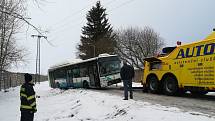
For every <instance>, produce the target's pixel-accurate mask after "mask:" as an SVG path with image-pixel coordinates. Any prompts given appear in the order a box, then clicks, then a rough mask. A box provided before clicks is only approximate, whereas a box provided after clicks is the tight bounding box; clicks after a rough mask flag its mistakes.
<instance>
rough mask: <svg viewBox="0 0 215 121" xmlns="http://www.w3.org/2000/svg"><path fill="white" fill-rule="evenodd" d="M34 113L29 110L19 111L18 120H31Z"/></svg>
mask: <svg viewBox="0 0 215 121" xmlns="http://www.w3.org/2000/svg"><path fill="white" fill-rule="evenodd" d="M33 120H34V113H32V112H30V111H21V120H20V121H33Z"/></svg>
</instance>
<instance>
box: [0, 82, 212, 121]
mask: <svg viewBox="0 0 215 121" xmlns="http://www.w3.org/2000/svg"><path fill="white" fill-rule="evenodd" d="M35 90H36V93H37V95H40V98H38V99H37V102H38V103H37V104H38V105H37V108H38V112H37V113H36V114H35V121H71V120H72V121H86V120H88V121H104V120H105V121H190V120H192V121H215V117H209V116H207V115H205V114H202V113H198V112H183V111H181V110H180V109H178V108H175V107H165V106H161V105H158V104H150V103H148V102H142V101H134V100H128V101H124V100H122V97H119V96H116V95H112V94H106V93H101V92H96V91H93V90H84V89H70V90H66V91H64V90H59V89H51V88H50V87H49V86H48V82H42V83H40V84H37V85H36V86H35ZM19 105H20V101H19V87H16V88H13V89H9V92H6V93H4V92H0V121H19V120H20V112H19Z"/></svg>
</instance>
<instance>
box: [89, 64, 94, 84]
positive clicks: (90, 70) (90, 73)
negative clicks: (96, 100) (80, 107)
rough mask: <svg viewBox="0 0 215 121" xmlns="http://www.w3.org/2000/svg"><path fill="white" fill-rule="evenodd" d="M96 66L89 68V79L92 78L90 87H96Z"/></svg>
mask: <svg viewBox="0 0 215 121" xmlns="http://www.w3.org/2000/svg"><path fill="white" fill-rule="evenodd" d="M94 68H95V65H91V66H89V78H90V86H93V87H95V71H94Z"/></svg>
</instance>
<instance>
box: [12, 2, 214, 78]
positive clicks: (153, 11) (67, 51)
mask: <svg viewBox="0 0 215 121" xmlns="http://www.w3.org/2000/svg"><path fill="white" fill-rule="evenodd" d="M47 1H48V2H47V3H42V4H41V6H40V7H41V9H38V7H37V6H36V5H35V4H32V3H29V9H28V10H29V17H31V18H32V19H31V20H30V21H31V22H32V23H33V24H34V25H36V26H40V28H42V29H45V30H49V33H48V34H47V37H48V39H49V40H50V41H51V42H52V43H53V44H54V45H56V47H52V46H50V45H49V44H48V43H47V42H46V41H45V40H42V42H41V72H42V73H43V74H46V73H47V69H48V68H49V67H50V66H51V65H54V64H56V63H60V62H63V61H65V60H69V59H74V58H75V57H76V56H75V52H76V45H77V43H78V42H79V40H80V34H81V27H83V26H84V25H85V24H86V18H85V15H86V13H87V11H88V10H90V8H91V7H92V5H95V2H96V1H97V0H47ZM101 4H102V5H103V6H104V7H105V8H107V14H108V18H109V22H110V23H111V24H112V25H113V27H114V29H119V28H126V27H130V26H134V27H136V26H137V27H144V26H150V27H152V28H153V29H154V30H155V31H156V32H158V33H160V36H161V37H163V38H164V40H165V43H166V44H167V45H168V46H174V45H175V44H176V41H178V40H180V41H182V44H183V43H189V42H193V41H196V40H201V39H203V38H205V37H206V36H207V35H208V34H209V33H211V32H212V29H213V28H215V15H214V14H213V13H212V12H213V11H214V5H215V1H214V0H101ZM31 34H37V32H36V31H33V30H32V29H30V30H29V31H28V32H27V34H26V33H25V31H24V33H21V34H20V35H21V37H19V39H20V40H19V44H20V45H23V46H25V47H26V49H28V50H29V53H30V54H29V56H28V57H27V60H28V63H26V64H25V65H20V66H19V68H18V69H17V68H14V69H13V71H22V72H31V73H35V56H36V38H31V37H30V35H31Z"/></svg>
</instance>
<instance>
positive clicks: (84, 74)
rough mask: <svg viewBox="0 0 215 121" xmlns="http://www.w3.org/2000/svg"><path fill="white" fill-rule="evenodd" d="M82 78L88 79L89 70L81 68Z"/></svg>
mask: <svg viewBox="0 0 215 121" xmlns="http://www.w3.org/2000/svg"><path fill="white" fill-rule="evenodd" d="M80 76H81V77H87V76H88V74H87V68H81V69H80Z"/></svg>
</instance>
